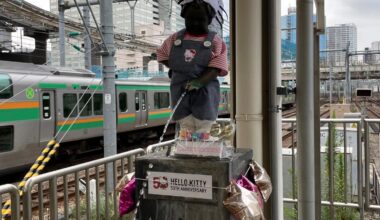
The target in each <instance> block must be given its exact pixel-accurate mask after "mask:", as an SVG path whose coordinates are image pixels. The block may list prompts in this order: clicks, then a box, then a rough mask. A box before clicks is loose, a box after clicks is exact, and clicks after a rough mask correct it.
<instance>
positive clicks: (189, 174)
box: [135, 149, 253, 220]
mask: <svg viewBox="0 0 380 220" xmlns="http://www.w3.org/2000/svg"><path fill="white" fill-rule="evenodd" d="M252 157H253V152H252V150H250V149H237V152H235V153H234V154H233V155H232V157H231V158H228V159H219V158H202V157H191V158H188V157H186V158H183V157H182V158H177V157H167V156H166V152H157V153H152V154H147V155H144V156H141V157H138V158H136V161H135V167H136V171H135V177H136V180H137V192H136V197H138V198H139V199H138V201H139V207H138V213H137V217H136V219H141V220H149V219H152V220H153V219H160V220H204V219H208V220H213V219H215V220H230V219H232V217H231V216H230V214H229V213H228V211H227V210H226V209H225V208H224V206H223V200H224V199H225V198H226V197H227V192H226V190H225V189H224V188H225V187H227V186H228V185H229V184H230V180H232V179H237V178H238V177H239V176H240V175H244V174H245V172H246V170H247V168H248V164H249V163H250V162H251V160H252ZM142 192H143V193H142ZM140 193H142V194H140Z"/></svg>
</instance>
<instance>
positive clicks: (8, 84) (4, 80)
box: [0, 73, 13, 99]
mask: <svg viewBox="0 0 380 220" xmlns="http://www.w3.org/2000/svg"><path fill="white" fill-rule="evenodd" d="M12 96H13V86H12V80H11V78H10V77H9V76H8V75H6V74H1V73H0V99H9V98H10V97H12Z"/></svg>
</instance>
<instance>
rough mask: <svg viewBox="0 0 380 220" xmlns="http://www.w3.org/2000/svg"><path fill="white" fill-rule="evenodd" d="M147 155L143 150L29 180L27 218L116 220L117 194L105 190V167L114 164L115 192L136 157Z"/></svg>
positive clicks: (24, 215) (25, 205)
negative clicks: (112, 219)
mask: <svg viewBox="0 0 380 220" xmlns="http://www.w3.org/2000/svg"><path fill="white" fill-rule="evenodd" d="M144 154H145V151H144V150H143V149H141V148H140V149H136V150H131V151H128V152H125V153H121V154H117V155H114V156H110V157H107V158H102V159H98V160H94V161H91V162H87V163H83V164H79V165H76V166H72V167H68V168H64V169H61V170H56V171H53V172H49V173H46V174H42V175H40V176H36V177H32V178H30V179H29V180H28V181H27V183H26V185H25V188H24V196H23V217H24V219H32V216H38V217H39V219H51V220H56V219H110V218H117V216H118V206H117V196H116V191H112V192H109V191H108V189H107V187H105V186H106V185H107V178H105V176H107V169H106V166H107V164H112V167H113V173H112V178H113V183H114V186H113V189H115V188H116V183H117V181H118V180H119V179H120V178H121V177H123V176H124V175H125V174H126V173H130V172H132V171H133V170H134V165H133V162H134V160H135V158H136V157H137V156H139V155H144ZM91 186H92V187H91ZM45 202H46V203H45Z"/></svg>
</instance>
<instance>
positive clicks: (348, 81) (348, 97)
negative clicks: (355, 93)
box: [345, 41, 351, 103]
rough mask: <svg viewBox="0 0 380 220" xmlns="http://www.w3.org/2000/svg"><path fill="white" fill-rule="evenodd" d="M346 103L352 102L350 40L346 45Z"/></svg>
mask: <svg viewBox="0 0 380 220" xmlns="http://www.w3.org/2000/svg"><path fill="white" fill-rule="evenodd" d="M345 64H346V94H345V95H346V103H350V102H351V74H350V41H348V42H347V47H346V62H345Z"/></svg>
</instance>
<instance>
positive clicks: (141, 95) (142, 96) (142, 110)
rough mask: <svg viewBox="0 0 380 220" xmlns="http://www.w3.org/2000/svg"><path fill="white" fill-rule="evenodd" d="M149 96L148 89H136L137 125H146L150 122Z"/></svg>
mask: <svg viewBox="0 0 380 220" xmlns="http://www.w3.org/2000/svg"><path fill="white" fill-rule="evenodd" d="M147 102H148V97H147V92H146V91H136V93H135V110H136V126H137V127H140V126H145V125H147V122H148V103H147Z"/></svg>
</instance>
